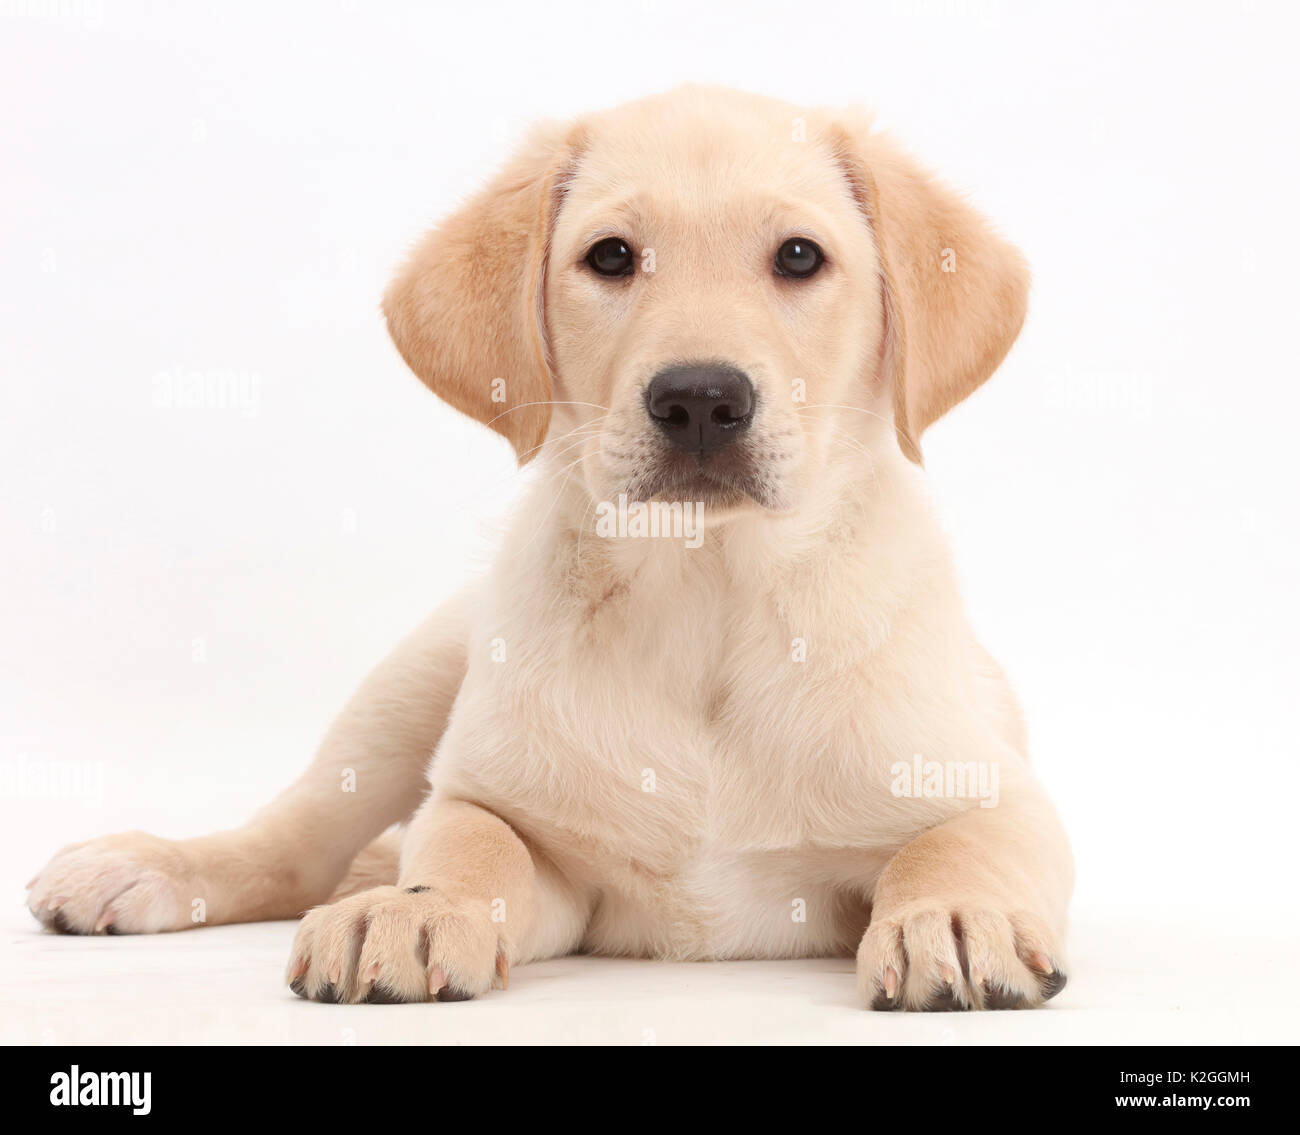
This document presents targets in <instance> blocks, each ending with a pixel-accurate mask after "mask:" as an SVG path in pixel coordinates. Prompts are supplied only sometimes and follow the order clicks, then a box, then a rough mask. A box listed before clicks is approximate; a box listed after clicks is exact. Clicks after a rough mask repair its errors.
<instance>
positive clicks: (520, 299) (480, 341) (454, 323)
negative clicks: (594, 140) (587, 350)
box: [384, 127, 569, 464]
mask: <svg viewBox="0 0 1300 1135" xmlns="http://www.w3.org/2000/svg"><path fill="white" fill-rule="evenodd" d="M568 157H569V149H568V147H567V146H566V144H565V137H564V132H563V130H562V129H560V128H559V127H548V128H545V129H543V130H541V131H539V132H538V133H537V134H535V135H534V136H533V137H532V138H531V139H530V141H529V142H528V144H527V145H526V146H525V147H524V149H523V150H522V151H521V152H520V153H518V154H517V155H516V156H515V157H514V158H513V159H512V160H511V161H510V162H509V164H507V165H506V167H505V168H504V169H502V170H501V171H500V172H499V173H498V174H497V175H496V177H495V178H494V179H493V180H492V181H491V183H490V184H489V185H488V186H487V187H486V188H485V189H483V190H482V191H480V192H479V193H478V195H477V196H475V197H474V198H473V199H472V200H470V201H469V202H468V203H467V204H466V205H465V206H463V207H462V208H461V209H460V210H459V211H457V212H456V213H454V214H453V215H452V216H451V217H449V218H447V220H445V221H443V222H442V224H440V225H439V226H438V227H437V228H436V229H434V230H433V231H432V232H431V233H429V234H428V235H427V236H426V237H425V238H424V239H423V240H422V241H421V242H420V243H419V245H418V246H417V247H416V249H415V251H414V252H413V253H412V254H411V256H410V257H409V258H408V259H407V261H406V263H405V265H403V267H402V268H401V270H400V271H399V272H398V273H397V276H396V278H395V279H394V280H393V282H392V283H391V284H390V285H389V287H388V291H387V292H386V293H385V294H384V316H385V318H386V319H387V321H388V333H389V334H390V335H391V336H392V337H393V342H394V343H395V344H397V349H398V351H400V352H401V355H402V358H403V359H405V360H406V363H407V365H408V366H409V367H410V368H411V369H412V370H413V371H414V372H415V373H416V374H417V375H418V376H419V377H420V379H421V380H422V381H423V382H424V384H425V385H426V386H428V387H429V389H430V390H432V391H433V392H434V393H435V394H437V395H438V396H439V397H440V398H442V399H444V400H445V401H447V402H450V403H451V405H453V406H455V407H456V409H458V410H460V411H462V412H463V413H466V414H468V415H469V416H470V417H472V418H477V419H478V420H479V421H480V422H483V423H484V424H485V425H489V426H491V427H492V428H493V429H494V430H496V431H497V433H499V434H503V435H504V436H505V437H506V438H508V439H509V440H510V442H511V444H512V445H513V446H514V447H515V453H516V455H517V456H518V458H519V462H520V464H523V463H524V462H526V461H528V460H529V458H530V457H531V456H532V455H533V454H534V453H535V452H536V450H537V447H538V446H539V445H541V443H542V440H543V439H544V438H545V436H546V430H547V427H548V425H549V423H550V417H551V409H550V405H549V402H550V399H551V372H550V365H549V363H548V360H547V350H546V337H545V320H544V314H543V311H542V296H543V293H544V288H543V283H544V280H543V277H544V274H545V271H546V254H547V246H548V244H549V240H550V230H551V225H552V222H553V219H554V213H555V210H556V208H557V207H558V202H559V186H560V182H561V178H562V174H563V171H564V169H565V168H566V166H567V164H568Z"/></svg>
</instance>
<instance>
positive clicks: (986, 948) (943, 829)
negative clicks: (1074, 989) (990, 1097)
mask: <svg viewBox="0 0 1300 1135" xmlns="http://www.w3.org/2000/svg"><path fill="white" fill-rule="evenodd" d="M1072 883H1073V869H1072V867H1071V861H1070V852H1069V847H1068V845H1067V843H1066V840H1065V835H1064V833H1063V832H1062V830H1061V827H1060V823H1059V821H1058V820H1057V818H1056V815H1055V812H1054V811H1053V810H1052V807H1051V805H1050V804H1049V803H1048V802H1047V801H1046V800H1045V799H1043V798H1041V797H1036V798H1033V799H1030V800H1025V801H1021V802H1020V803H1019V804H1012V803H1011V802H1009V801H1007V800H1006V799H1005V798H1004V800H1003V802H1002V803H1001V804H1000V805H999V806H998V807H997V808H990V809H984V808H978V807H975V808H972V809H971V810H970V811H968V812H964V813H962V814H961V815H959V816H957V817H956V818H954V819H952V820H949V821H948V822H947V823H945V824H941V825H940V826H939V827H936V828H932V829H931V830H929V831H927V832H925V833H923V834H922V835H920V836H918V837H917V838H916V839H914V840H912V842H911V843H909V844H907V845H906V846H905V847H904V848H903V849H902V850H901V851H899V852H898V853H897V855H895V856H894V858H893V859H892V860H890V862H889V863H888V864H887V865H886V867H885V870H884V871H883V872H882V873H881V876H880V878H879V880H878V881H877V883H876V888H875V893H874V896H873V899H872V914H871V924H870V926H868V928H867V931H866V934H865V935H864V936H863V938H862V944H861V946H860V947H859V949H858V961H857V969H858V984H859V987H860V988H861V990H862V993H863V996H864V998H865V999H866V1001H867V1002H868V1004H870V1006H871V1007H872V1008H873V1009H929V1010H950V1009H1021V1008H1031V1007H1033V1006H1036V1005H1041V1004H1042V1003H1043V1002H1044V1001H1046V1000H1048V999H1049V998H1051V997H1054V996H1056V994H1057V993H1059V992H1060V991H1061V990H1062V989H1063V988H1064V987H1065V962H1064V957H1063V953H1062V948H1063V941H1064V932H1065V909H1066V904H1067V902H1068V900H1069V896H1070V889H1071V886H1072Z"/></svg>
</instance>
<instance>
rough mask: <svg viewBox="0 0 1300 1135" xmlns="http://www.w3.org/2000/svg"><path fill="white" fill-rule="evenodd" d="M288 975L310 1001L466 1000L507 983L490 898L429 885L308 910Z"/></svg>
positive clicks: (385, 889)
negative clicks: (459, 896) (460, 895)
mask: <svg viewBox="0 0 1300 1135" xmlns="http://www.w3.org/2000/svg"><path fill="white" fill-rule="evenodd" d="M290 959H291V960H290V962H289V968H288V971H287V973H286V978H285V979H286V981H288V983H289V987H290V988H291V989H292V990H293V991H294V992H295V993H296V994H298V996H299V997H305V998H307V999H308V1000H312V1001H328V1002H340V1003H350V1004H356V1003H358V1002H363V1001H364V1002H368V1003H370V1004H391V1003H393V1002H404V1001H435V1000H436V1001H465V1000H468V999H469V998H471V997H475V996H477V995H479V994H481V993H486V992H487V991H488V990H489V989H491V988H492V985H493V982H494V979H496V978H500V980H501V983H502V985H504V984H505V980H506V975H507V968H506V953H505V949H504V944H503V943H502V942H501V940H500V935H499V934H498V925H497V924H496V923H494V922H493V921H492V918H491V913H490V907H489V904H488V903H487V902H470V901H466V900H453V899H450V898H448V897H447V896H446V895H445V894H444V893H443V892H442V891H440V890H438V889H436V888H432V887H410V888H405V889H403V888H401V887H376V888H375V889H374V890H372V891H363V892H362V893H361V894H359V895H352V896H351V897H350V898H346V899H343V900H341V901H340V902H336V903H333V904H332V905H330V906H318V907H316V908H315V909H314V910H309V911H308V912H307V914H306V916H305V917H304V918H303V921H302V925H301V926H299V928H298V935H297V937H296V938H295V939H294V943H293V951H292V953H291V954H290Z"/></svg>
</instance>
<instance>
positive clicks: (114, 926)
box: [27, 832, 201, 934]
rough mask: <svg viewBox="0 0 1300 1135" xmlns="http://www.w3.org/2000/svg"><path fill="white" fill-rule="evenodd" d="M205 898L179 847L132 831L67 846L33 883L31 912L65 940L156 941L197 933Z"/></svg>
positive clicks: (29, 896)
mask: <svg viewBox="0 0 1300 1135" xmlns="http://www.w3.org/2000/svg"><path fill="white" fill-rule="evenodd" d="M199 892H200V888H199V887H198V885H197V883H196V881H195V874H194V871H193V868H192V866H191V864H190V863H189V861H188V860H187V858H186V856H185V854H184V852H183V851H182V850H181V849H180V847H179V846H178V845H177V844H175V843H173V842H172V841H171V840H166V839H159V838H158V837H157V836H151V835H147V834H146V833H144V832H126V833H124V834H121V835H111V836H104V837H102V838H101V839H92V840H90V841H89V842H87V843H77V844H71V845H70V846H68V847H65V848H64V849H63V850H62V851H60V852H59V853H58V854H57V855H55V856H54V858H53V859H51V860H50V862H49V863H47V864H46V865H45V867H44V868H43V869H42V871H41V872H40V874H39V875H37V876H36V878H35V879H33V880H32V881H31V883H30V884H29V890H28V895H27V908H28V910H30V911H31V912H32V914H33V915H34V916H35V917H36V918H37V919H38V920H39V921H40V922H41V924H42V925H43V926H45V927H46V928H47V929H50V930H55V931H58V932H59V933H61V934H156V933H158V932H160V931H164V930H184V929H186V928H188V927H190V926H193V925H194V924H195V923H194V920H192V918H191V912H192V909H193V907H192V904H193V903H194V901H195V899H196V898H198V897H199ZM200 921H201V919H200Z"/></svg>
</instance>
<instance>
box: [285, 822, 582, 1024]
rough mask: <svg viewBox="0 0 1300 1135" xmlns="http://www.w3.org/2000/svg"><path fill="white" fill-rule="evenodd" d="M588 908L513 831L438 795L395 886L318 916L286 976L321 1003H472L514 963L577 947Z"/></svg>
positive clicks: (307, 923)
mask: <svg viewBox="0 0 1300 1135" xmlns="http://www.w3.org/2000/svg"><path fill="white" fill-rule="evenodd" d="M589 914H590V907H589V903H588V901H587V899H586V897H585V896H583V895H582V894H581V893H580V892H579V891H578V890H577V889H576V888H574V887H572V886H570V885H569V884H568V883H567V882H566V881H565V880H564V878H563V877H562V876H560V874H559V873H558V872H557V871H556V870H555V868H554V867H553V866H552V865H551V864H550V863H548V862H547V861H545V860H544V859H541V858H539V857H537V856H534V855H533V854H532V853H531V852H530V850H529V848H528V847H527V845H526V844H525V843H524V842H523V840H521V839H520V838H519V836H518V835H517V834H516V833H515V831H514V829H513V828H511V827H510V826H509V825H508V824H506V823H505V822H504V821H503V820H501V819H499V818H498V817H497V816H495V815H493V814H492V813H491V812H488V811H486V810H485V809H483V808H480V807H478V806H477V805H475V804H471V803H468V802H466V801H463V800H447V799H442V798H440V797H437V796H435V797H433V798H431V799H430V800H429V801H428V802H427V803H426V804H425V805H424V806H423V807H421V809H420V811H419V812H418V813H417V815H416V818H415V819H414V820H413V821H412V823H411V826H410V829H409V830H408V831H407V833H406V837H405V839H404V841H403V845H402V865H401V874H400V876H399V878H398V885H397V886H394V887H376V888H375V889H374V890H370V891H365V892H363V893H361V894H358V895H353V896H352V897H350V898H346V899H343V900H342V901H340V902H337V903H334V904H333V905H331V906H323V907H317V908H316V909H315V910H312V911H309V912H308V913H307V916H306V918H304V919H303V921H302V925H301V926H300V927H299V928H298V935H297V938H296V939H295V940H294V944H293V950H292V952H291V954H290V961H289V968H288V971H287V974H286V980H287V981H288V982H289V985H290V988H292V989H293V991H294V992H295V993H297V994H298V995H299V996H301V997H306V998H309V999H313V1000H316V1001H331V1002H353V1003H355V1002H360V1001H366V1002H370V1003H383V1004H387V1003H391V1002H394V1001H429V1000H437V1001H464V1000H466V999H468V998H470V997H474V996H477V995H478V994H481V993H485V992H487V991H488V990H489V989H491V988H492V986H493V984H494V983H498V984H500V985H502V986H503V987H504V986H505V984H506V982H507V981H508V978H509V972H510V966H511V965H512V964H518V963H520V962H524V961H529V960H531V959H536V958H545V957H554V956H556V955H558V954H565V953H568V952H570V951H571V950H573V949H574V948H575V947H576V946H577V944H578V943H579V941H581V938H582V934H583V932H584V929H585V927H586V924H587V919H588V917H589Z"/></svg>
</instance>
